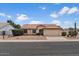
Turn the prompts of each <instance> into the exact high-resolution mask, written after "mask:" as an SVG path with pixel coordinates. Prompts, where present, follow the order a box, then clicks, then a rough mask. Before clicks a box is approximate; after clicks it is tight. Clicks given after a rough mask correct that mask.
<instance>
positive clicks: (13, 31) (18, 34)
mask: <svg viewBox="0 0 79 59" xmlns="http://www.w3.org/2000/svg"><path fill="white" fill-rule="evenodd" d="M12 33H13V36H20V35H23V34H24V31H23V30H22V29H16V30H12Z"/></svg>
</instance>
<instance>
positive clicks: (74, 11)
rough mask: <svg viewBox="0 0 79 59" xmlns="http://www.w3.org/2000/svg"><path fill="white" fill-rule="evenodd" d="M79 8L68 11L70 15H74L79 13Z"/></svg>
mask: <svg viewBox="0 0 79 59" xmlns="http://www.w3.org/2000/svg"><path fill="white" fill-rule="evenodd" d="M78 11H79V10H78V8H77V7H72V8H71V9H70V10H69V11H68V14H73V13H76V12H78Z"/></svg>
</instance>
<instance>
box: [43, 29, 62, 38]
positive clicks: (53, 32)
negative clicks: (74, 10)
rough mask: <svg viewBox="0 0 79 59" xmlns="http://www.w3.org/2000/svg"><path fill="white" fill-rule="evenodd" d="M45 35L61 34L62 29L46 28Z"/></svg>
mask: <svg viewBox="0 0 79 59" xmlns="http://www.w3.org/2000/svg"><path fill="white" fill-rule="evenodd" d="M44 35H46V36H60V35H61V32H60V30H52V29H46V30H44Z"/></svg>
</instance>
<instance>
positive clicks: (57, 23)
mask: <svg viewBox="0 0 79 59" xmlns="http://www.w3.org/2000/svg"><path fill="white" fill-rule="evenodd" d="M52 23H53V24H56V25H60V24H61V22H60V21H59V20H53V21H52Z"/></svg>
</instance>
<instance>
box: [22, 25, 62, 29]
mask: <svg viewBox="0 0 79 59" xmlns="http://www.w3.org/2000/svg"><path fill="white" fill-rule="evenodd" d="M39 25H43V26H45V28H61V27H60V26H57V25H55V24H24V25H23V26H22V28H27V29H36V28H37V26H39ZM40 27H41V26H40Z"/></svg>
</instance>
